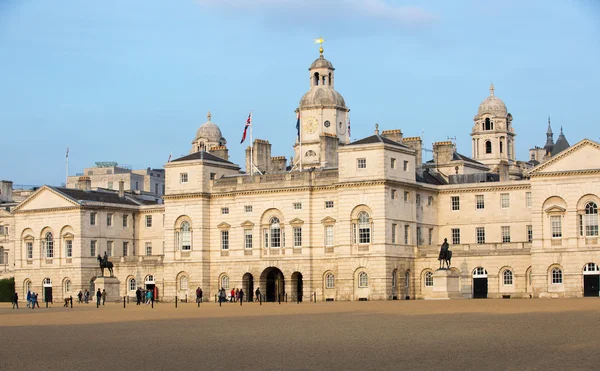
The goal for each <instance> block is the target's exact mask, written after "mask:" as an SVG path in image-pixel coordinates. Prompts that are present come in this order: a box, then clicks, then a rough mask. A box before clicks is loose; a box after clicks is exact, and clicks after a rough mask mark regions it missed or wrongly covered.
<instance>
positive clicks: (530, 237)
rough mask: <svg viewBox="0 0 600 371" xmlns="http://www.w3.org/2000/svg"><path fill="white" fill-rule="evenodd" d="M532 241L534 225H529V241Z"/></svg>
mask: <svg viewBox="0 0 600 371" xmlns="http://www.w3.org/2000/svg"><path fill="white" fill-rule="evenodd" d="M531 241H533V226H532V225H528V226H527V242H531Z"/></svg>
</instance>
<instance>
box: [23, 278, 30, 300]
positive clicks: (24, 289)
mask: <svg viewBox="0 0 600 371" xmlns="http://www.w3.org/2000/svg"><path fill="white" fill-rule="evenodd" d="M23 291H24V295H23V297H26V296H27V293H28V292H29V291H31V281H30V280H25V283H24V284H23Z"/></svg>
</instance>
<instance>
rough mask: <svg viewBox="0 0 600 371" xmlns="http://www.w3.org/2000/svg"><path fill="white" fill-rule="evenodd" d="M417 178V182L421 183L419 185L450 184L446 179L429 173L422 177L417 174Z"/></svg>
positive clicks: (426, 172) (423, 174)
mask: <svg viewBox="0 0 600 371" xmlns="http://www.w3.org/2000/svg"><path fill="white" fill-rule="evenodd" d="M416 178H417V182H419V183H427V184H433V185H443V184H448V182H446V180H444V178H442V177H441V176H440V175H438V174H432V173H430V172H428V171H424V172H423V173H422V174H421V175H419V173H417V177H416Z"/></svg>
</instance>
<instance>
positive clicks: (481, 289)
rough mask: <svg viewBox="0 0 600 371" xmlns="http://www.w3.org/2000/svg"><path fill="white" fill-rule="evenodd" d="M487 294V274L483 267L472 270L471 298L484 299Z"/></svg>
mask: <svg viewBox="0 0 600 371" xmlns="http://www.w3.org/2000/svg"><path fill="white" fill-rule="evenodd" d="M487 294H488V276H487V271H486V270H485V269H483V267H477V268H475V269H474V270H473V299H486V298H487Z"/></svg>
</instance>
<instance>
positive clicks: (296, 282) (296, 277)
mask: <svg viewBox="0 0 600 371" xmlns="http://www.w3.org/2000/svg"><path fill="white" fill-rule="evenodd" d="M303 289H304V288H303V283H302V273H300V272H294V273H292V293H291V294H292V295H293V296H292V297H291V299H292V301H296V300H298V301H299V302H302V291H303Z"/></svg>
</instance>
